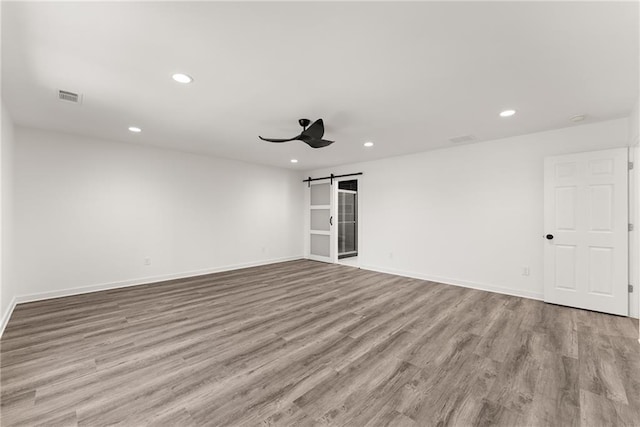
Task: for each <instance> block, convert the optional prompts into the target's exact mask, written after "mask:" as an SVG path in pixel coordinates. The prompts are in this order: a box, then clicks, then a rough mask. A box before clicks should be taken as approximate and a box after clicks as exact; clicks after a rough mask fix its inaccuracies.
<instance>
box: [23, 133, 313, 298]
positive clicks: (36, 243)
mask: <svg viewBox="0 0 640 427" xmlns="http://www.w3.org/2000/svg"><path fill="white" fill-rule="evenodd" d="M15 135H16V152H15V157H16V158H15V185H16V187H15V241H16V248H15V260H16V263H15V266H16V281H17V283H18V284H19V289H20V291H19V294H20V296H21V298H20V300H21V301H22V300H26V299H32V298H39V297H43V296H55V295H63V294H67V293H74V292H77V291H78V290H79V288H83V289H84V290H89V289H101V288H107V287H112V286H118V285H127V284H132V283H140V282H149V281H153V280H158V279H163V278H169V277H179V276H186V275H192V274H198V273H206V272H210V271H216V270H221V269H228V268H235V267H241V266H245V265H254V264H261V263H267V262H275V261H279V260H286V259H292V258H299V257H301V256H302V252H303V248H302V240H303V239H302V229H303V224H302V218H301V216H300V215H299V206H300V205H301V204H302V191H301V185H302V184H301V182H300V180H301V175H300V174H299V173H295V172H292V171H287V170H284V169H277V168H270V167H263V166H257V165H251V164H248V163H242V162H237V161H231V160H225V159H218V158H211V157H205V156H199V155H194V154H188V153H182V152H177V151H169V150H163V149H157V148H151V147H145V146H135V145H130V144H122V143H117V142H112V141H100V140H94V139H88V138H82V137H78V136H72V135H68V134H62V133H54V132H47V131H40V130H34V129H25V128H21V127H17V128H16V133H15ZM146 257H150V258H151V262H152V263H151V265H144V260H145V258H146ZM25 296H26V297H25Z"/></svg>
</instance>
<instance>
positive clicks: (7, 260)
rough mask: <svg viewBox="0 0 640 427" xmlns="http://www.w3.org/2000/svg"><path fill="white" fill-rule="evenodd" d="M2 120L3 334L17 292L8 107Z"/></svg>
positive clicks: (0, 260) (0, 266) (0, 254)
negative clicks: (14, 267) (14, 266)
mask: <svg viewBox="0 0 640 427" xmlns="http://www.w3.org/2000/svg"><path fill="white" fill-rule="evenodd" d="M1 109H2V118H1V121H0V127H1V130H0V135H1V136H0V168H1V169H0V334H1V333H2V330H3V328H4V326H5V325H6V321H7V320H8V316H9V313H10V310H11V308H12V304H13V301H14V298H15V296H16V295H17V292H16V284H15V282H14V281H13V280H12V277H11V276H12V275H11V273H12V269H11V266H12V262H11V259H12V255H13V252H12V247H11V244H12V234H13V149H14V135H13V123H12V121H11V118H10V117H9V113H8V112H7V110H6V108H5V106H4V104H2V105H1Z"/></svg>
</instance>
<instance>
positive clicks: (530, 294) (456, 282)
mask: <svg viewBox="0 0 640 427" xmlns="http://www.w3.org/2000/svg"><path fill="white" fill-rule="evenodd" d="M360 268H361V269H363V270H369V271H375V272H378V273H387V274H394V275H396V276H404V277H411V278H412V279H420V280H428V281H430V282H438V283H444V284H445V285H453V286H461V287H463V288H471V289H478V290H481V291H488V292H496V293H499V294H504V295H512V296H516V297H523V298H529V299H535V300H540V301H542V299H543V297H544V295H543V293H542V292H534V291H525V290H521V289H513V288H504V287H502V286H495V285H488V284H486V283H478V282H470V281H467V280H460V279H450V278H447V277H438V276H430V275H428V274H422V273H415V272H409V271H400V270H393V269H387V268H378V267H375V266H371V265H361V266H360Z"/></svg>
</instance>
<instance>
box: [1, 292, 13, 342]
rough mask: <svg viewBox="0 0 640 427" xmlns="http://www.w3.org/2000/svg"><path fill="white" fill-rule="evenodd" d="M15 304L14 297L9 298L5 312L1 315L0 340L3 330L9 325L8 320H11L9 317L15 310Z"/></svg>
mask: <svg viewBox="0 0 640 427" xmlns="http://www.w3.org/2000/svg"><path fill="white" fill-rule="evenodd" d="M16 304H17V302H16V297H13V298H11V302H10V303H9V307H8V308H7V312H6V313H4V314H3V315H2V319H0V338H2V334H4V328H6V327H7V323H9V319H11V315H12V314H13V309H14V308H16Z"/></svg>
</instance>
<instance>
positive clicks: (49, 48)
mask: <svg viewBox="0 0 640 427" xmlns="http://www.w3.org/2000/svg"><path fill="white" fill-rule="evenodd" d="M2 3H3V4H2V89H3V95H2V96H3V99H4V102H5V104H6V106H7V108H8V109H9V112H10V114H11V116H12V117H13V119H14V120H15V121H16V123H18V124H20V125H26V126H33V127H39V128H45V129H54V130H61V131H66V132H71V133H78V134H82V135H89V136H97V137H102V138H107V139H111V140H117V141H124V142H132V143H142V144H150V145H156V146H162V147H171V148H176V149H180V150H186V151H191V152H199V153H208V154H212V155H216V156H221V157H228V158H235V159H241V160H246V161H249V162H255V163H263V164H269V165H275V166H280V167H287V168H294V169H301V170H303V169H311V168H316V167H322V166H329V165H337V164H343V163H351V162H357V161H364V160H372V159H377V158H382V157H389V156H394V155H400V154H407V153H413V152H419V151H425V150H430V149H435V148H440V147H445V146H451V145H452V143H451V142H449V141H448V139H449V138H452V137H458V136H461V135H466V134H473V135H475V136H476V137H477V140H478V141H483V140H489V139H495V138H502V137H507V136H513V135H519V134H524V133H531V132H536V131H541V130H547V129H553V128H558V127H565V126H572V125H574V124H572V123H571V122H570V121H569V117H570V116H573V115H576V114H587V115H588V118H587V120H586V121H585V122H583V123H588V122H590V121H591V122H592V121H600V120H606V119H611V118H617V117H623V116H626V115H628V114H629V111H630V110H631V108H632V106H633V104H634V102H635V100H636V97H637V94H638V73H639V70H638V3H637V2H627V3H618V2H613V3H611V2H562V3H552V2H532V3H523V2H471V3H461V2H455V3H451V2H449V3H435V2H428V3H419V2H410V3H394V2H375V3H364V2H356V3H335V2H330V3H310V2H305V3H299V2H285V3H270V2H258V3H231V2H220V3H213V2H198V3H180V2H147V3H144V2H143V3H139V2H138V3H125V2H97V3H94V2H90V3H83V2H68V3H63V2H44V3H41V2H38V3H36V2H19V3H18V2H5V1H3V2H2ZM175 72H183V73H187V74H189V75H191V76H193V77H194V78H195V81H194V83H192V84H190V85H187V86H185V85H179V84H177V83H175V82H174V81H173V80H171V75H172V74H173V73H175ZM58 89H63V90H70V91H77V92H81V93H82V94H83V95H84V102H83V104H82V105H80V106H77V105H70V104H66V103H63V102H61V101H58V100H57V90H58ZM505 108H514V109H516V110H517V111H518V114H516V115H515V116H514V117H511V118H509V119H502V118H500V117H498V113H499V112H500V111H501V110H503V109H505ZM302 117H305V118H309V119H311V120H315V119H317V118H323V119H324V121H325V126H326V133H325V138H326V139H331V140H335V141H336V143H335V144H333V145H332V146H330V147H327V148H322V149H317V150H314V149H312V148H310V147H308V146H306V145H305V144H303V143H302V142H290V143H286V144H270V143H266V142H262V141H259V140H258V135H262V136H267V137H274V138H283V137H289V136H293V135H296V134H297V133H298V132H299V131H300V128H299V126H298V124H297V120H298V119H299V118H302ZM131 125H136V126H140V127H141V128H142V129H143V132H142V133H140V134H132V133H130V132H129V131H128V130H127V128H128V126H131ZM368 140H371V141H373V142H375V146H374V147H373V148H371V149H366V148H364V147H363V145H362V144H363V143H364V142H365V141H368ZM291 158H297V159H299V163H298V164H296V165H293V164H291V163H289V160H290V159H291Z"/></svg>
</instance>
